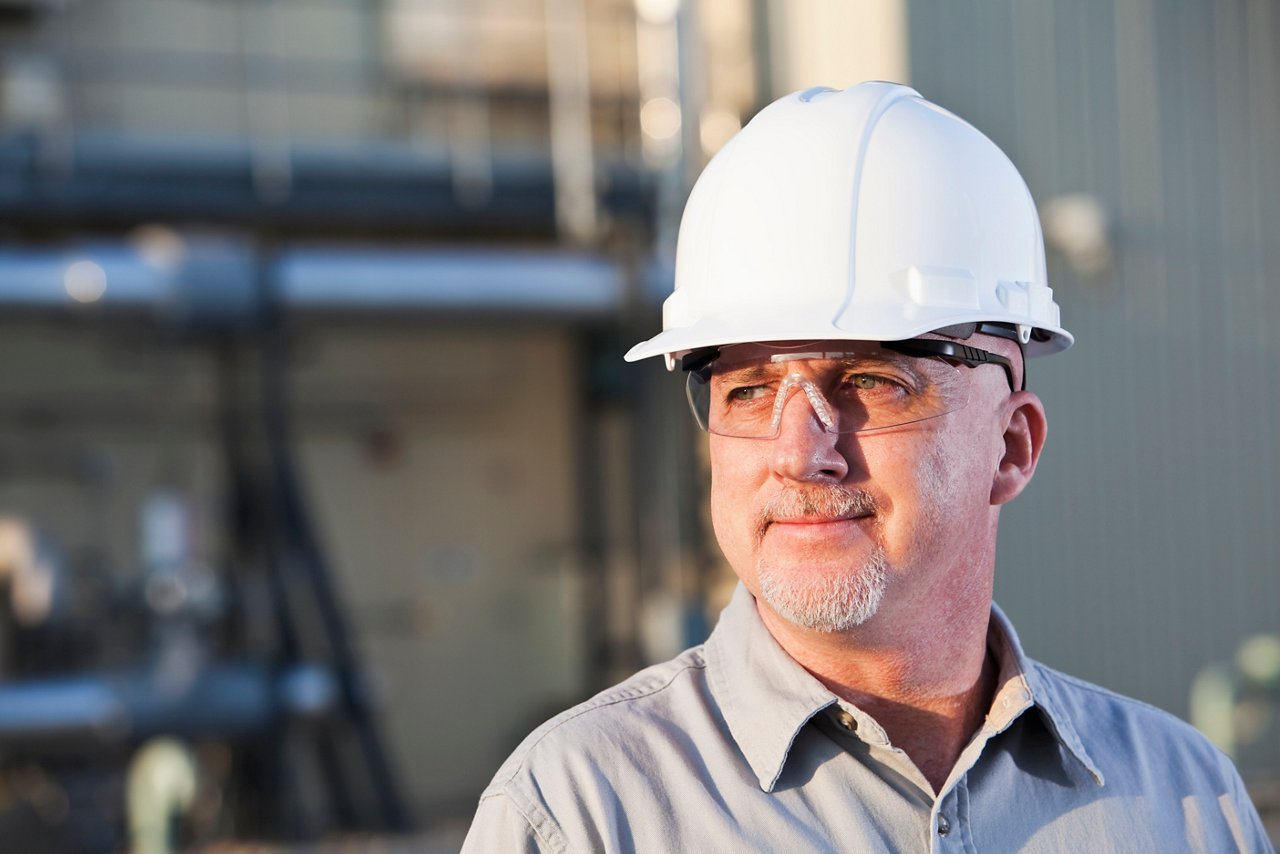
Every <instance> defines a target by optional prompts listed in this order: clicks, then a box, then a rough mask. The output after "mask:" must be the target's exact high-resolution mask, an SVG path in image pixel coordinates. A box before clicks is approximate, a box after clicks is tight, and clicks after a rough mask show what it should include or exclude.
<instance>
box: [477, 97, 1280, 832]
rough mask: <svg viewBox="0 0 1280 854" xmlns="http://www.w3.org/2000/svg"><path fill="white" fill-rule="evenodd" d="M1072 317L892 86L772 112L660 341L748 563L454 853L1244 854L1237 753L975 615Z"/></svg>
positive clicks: (927, 112) (698, 197) (984, 194)
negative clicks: (685, 632) (1052, 661)
mask: <svg viewBox="0 0 1280 854" xmlns="http://www.w3.org/2000/svg"><path fill="white" fill-rule="evenodd" d="M1071 343H1072V339H1071V336H1070V335H1069V334H1068V333H1067V332H1066V331H1065V330H1064V329H1063V328H1062V327H1061V325H1060V323H1059V319H1058V307H1057V305H1056V304H1055V303H1054V301H1053V295H1052V292H1051V291H1050V289H1049V288H1048V286H1047V284H1046V282H1045V269H1044V250H1043V242H1042V239H1041V235H1040V228H1039V222H1038V219H1037V216H1036V211H1035V207H1034V204H1033V202H1032V200H1031V197H1030V195H1029V194H1028V192H1027V189H1026V186H1025V185H1024V183H1023V182H1022V179H1021V178H1020V176H1019V175H1018V173H1017V171H1016V170H1015V169H1014V167H1013V165H1012V164H1011V163H1010V162H1009V161H1008V159H1007V158H1006V157H1005V156H1004V155H1003V154H1002V153H1001V152H1000V151H999V150H998V149H997V148H996V147H995V145H994V144H992V143H991V142H990V141H989V140H987V139H986V138H985V137H984V136H982V135H981V134H980V133H979V132H978V131H976V130H975V129H973V128H972V127H970V126H969V125H968V124H966V123H964V122H963V121H962V120H960V119H958V118H957V117H955V116H953V115H951V114H950V113H948V112H946V111H944V110H942V109H940V108H938V107H937V106H935V105H933V104H930V103H929V102H927V101H925V100H923V99H922V98H921V97H920V96H919V95H918V94H917V93H916V92H914V91H912V90H910V89H907V88H905V87H902V86H895V85H891V84H887V83H864V84H861V85H859V86H855V87H853V88H851V89H848V90H845V91H843V92H836V91H832V90H826V89H815V90H809V91H806V92H802V93H798V94H796V95H792V96H789V97H787V98H783V99H782V100H780V101H778V102H777V103H775V104H773V105H771V106H770V107H768V108H767V109H766V110H764V111H762V112H761V113H760V115H759V116H757V117H756V118H755V119H754V120H753V121H752V122H751V123H750V124H749V125H748V126H747V127H746V128H745V129H743V131H742V132H741V133H740V134H739V135H738V136H737V137H736V138H735V139H734V140H732V141H731V142H730V143H729V144H728V145H727V146H726V147H725V148H724V150H723V151H722V152H721V153H720V154H719V155H717V157H716V158H715V159H714V160H713V161H712V162H711V164H709V165H708V167H707V169H706V170H705V172H704V173H703V175H702V177H701V178H700V179H699V181H698V184H697V186H696V187H695V188H694V190H693V193H692V195H691V196H690V199H689V203H688V206H687V208H686V210H685V216H684V220H683V222H682V223H681V232H680V243H679V247H678V257H677V264H676V290H675V292H674V293H673V294H672V296H671V297H670V298H669V299H668V300H667V302H666V304H665V306H664V315H663V332H662V333H661V334H659V335H658V336H656V337H655V338H653V339H652V340H650V341H646V342H644V343H641V344H639V345H638V346H636V347H635V348H634V349H633V350H632V351H631V352H630V353H629V354H628V356H627V358H628V359H632V360H634V359H638V358H643V357H647V356H654V355H663V356H665V357H666V359H667V364H668V367H674V366H675V365H677V364H678V365H680V366H681V367H682V368H683V369H684V371H685V373H686V376H687V385H688V394H689V400H690V403H691V405H692V407H693V410H694V415H695V417H696V418H697V420H698V423H699V424H700V426H701V427H702V428H703V429H705V430H707V431H708V433H709V434H710V435H709V442H710V458H711V474H712V485H711V509H712V520H713V523H714V527H715V533H716V537H717V539H718V541H719V543H720V546H721V548H722V550H723V551H724V554H725V556H726V557H727V559H728V561H729V563H730V565H731V566H732V567H733V569H734V571H735V572H736V573H737V575H738V576H739V578H740V580H741V585H740V586H739V589H738V591H737V593H736V594H735V597H734V599H733V601H732V602H731V603H730V605H729V606H728V607H727V608H726V609H725V611H724V613H723V614H722V616H721V619H720V622H719V624H718V626H717V627H716V629H715V631H714V632H713V634H712V636H711V637H710V639H708V641H707V642H706V643H705V644H704V645H702V646H700V647H696V648H694V649H691V650H688V651H686V652H685V653H683V654H682V655H680V656H679V657H678V658H676V659H674V660H673V661H670V662H667V663H666V664H661V665H657V666H655V667H652V668H649V669H648V670H645V671H643V672H641V673H639V674H637V675H636V676H634V677H632V678H631V679H630V680H628V681H627V682H624V683H623V684H622V685H619V686H617V687H616V688H613V689H611V690H609V691H606V692H604V693H603V694H600V695H599V696H597V697H595V698H594V699H592V700H589V701H587V702H586V703H584V704H582V705H580V706H578V707H577V708H575V709H572V710H570V711H568V712H566V713H565V714H563V715H561V716H560V717H558V718H556V719H554V720H552V721H550V722H549V723H547V724H545V725H543V726H542V727H541V728H540V729H538V730H537V731H536V732H534V733H533V734H532V735H531V736H529V738H528V739H526V741H525V742H524V744H523V745H522V746H521V747H520V748H519V749H517V750H516V752H515V753H514V754H513V755H512V756H511V758H510V759H509V760H508V761H507V763H506V764H505V765H504V766H503V767H502V769H501V770H499V772H498V774H497V776H496V777H495V778H494V780H493V783H492V784H491V785H490V787H489V788H488V789H487V790H486V791H485V793H484V794H483V796H482V798H481V801H480V807H479V811H478V813H477V815H476V818H475V822H474V824H473V826H472V829H471V833H470V835H469V837H468V839H467V843H466V849H465V850H468V851H486V852H487V851H494V852H499V851H500V852H509V851H557V852H559V851H574V852H587V851H645V852H665V851H787V852H794V851H945V850H956V851H982V852H988V851H1013V850H1036V851H1073V852H1075V851H1157V852H1165V851H1186V850H1192V851H1213V852H1219V851H1237V850H1238V851H1263V850H1269V849H1270V846H1269V844H1268V842H1267V840H1266V837H1265V835H1264V832H1263V830H1262V826H1261V822H1260V821H1259V819H1258V816H1257V813H1256V811H1255V810H1254V809H1253V807H1252V805H1251V804H1250V802H1249V799H1248V797H1247V796H1246V794H1245V792H1244V789H1243V786H1242V784H1241V782H1240V779H1239V776H1238V775H1237V773H1236V771H1235V769H1234V768H1233V767H1232V766H1231V763H1230V762H1229V761H1228V760H1227V759H1226V758H1225V757H1224V756H1223V755H1222V754H1221V753H1219V752H1218V751H1217V750H1216V749H1214V748H1213V747H1212V746H1211V745H1210V744H1209V743H1208V742H1207V741H1206V740H1205V739H1204V738H1202V737H1201V736H1200V735H1199V734H1197V733H1196V732H1195V731H1194V730H1193V729H1191V728H1190V727H1189V726H1187V725H1186V724H1184V723H1182V722H1181V721H1178V720H1177V719H1175V718H1173V717H1172V716H1170V715H1167V714H1165V713H1163V712H1160V711H1158V710H1156V709H1153V708H1151V707H1149V706H1146V705H1143V704H1141V703H1138V702H1135V701H1132V700H1129V699H1126V698H1122V697H1119V696H1117V695H1115V694H1112V693H1110V692H1108V691H1105V690H1103V689H1102V688H1099V687H1096V686H1093V685H1089V684H1086V683H1083V682H1080V681H1078V680H1075V679H1072V678H1070V677H1067V676H1064V675H1062V674H1060V673H1057V672H1055V671H1053V670H1050V669H1049V668H1047V667H1045V666H1043V665H1041V664H1039V663H1037V662H1035V661H1033V660H1031V659H1029V658H1027V657H1026V656H1025V655H1024V654H1023V652H1022V650H1021V648H1020V647H1019V644H1018V640H1017V637H1016V635H1015V634H1014V632H1013V629H1012V627H1011V626H1010V624H1009V622H1008V620H1007V619H1006V618H1005V617H1004V616H1003V615H1002V614H1001V613H1000V611H999V610H998V609H996V608H995V607H994V605H993V604H992V598H991V596H992V581H993V573H994V565H995V543H996V529H997V523H998V520H999V515H1000V508H1001V506H1002V505H1004V504H1005V503H1006V502H1008V501H1010V500H1012V499H1013V498H1015V497H1016V496H1017V495H1018V494H1019V493H1020V492H1021V491H1022V490H1023V488H1025V487H1026V485H1027V484H1028V482H1029V481H1030V480H1031V477H1032V474H1033V473H1034V471H1035V468H1036V462H1037V460H1038V458H1039V456H1040V451H1041V448H1042V446H1043V443H1044V439H1045V431H1046V421H1045V412H1044V408H1043V406H1042V405H1041V402H1040V400H1039V399H1038V398H1037V397H1036V396H1035V395H1034V394H1033V393H1031V392H1029V391H1026V390H1025V364H1024V358H1025V357H1027V356H1039V355H1045V354H1050V353H1054V352H1057V351H1061V350H1064V349H1066V348H1067V347H1068V346H1070V345H1071Z"/></svg>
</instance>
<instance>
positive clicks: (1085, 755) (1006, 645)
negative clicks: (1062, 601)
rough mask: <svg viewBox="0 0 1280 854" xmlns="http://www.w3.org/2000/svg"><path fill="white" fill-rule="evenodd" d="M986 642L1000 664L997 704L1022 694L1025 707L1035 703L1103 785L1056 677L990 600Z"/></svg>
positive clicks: (996, 710) (1051, 727)
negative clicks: (1033, 656) (1031, 655)
mask: <svg viewBox="0 0 1280 854" xmlns="http://www.w3.org/2000/svg"><path fill="white" fill-rule="evenodd" d="M987 643H988V644H989V645H990V647H991V649H992V650H993V652H994V653H995V656H996V661H997V662H998V663H999V666H1000V676H999V682H998V687H997V688H996V701H995V704H996V705H997V706H998V704H999V703H1000V701H1001V700H1002V699H1005V698H1017V697H1019V696H1021V697H1024V698H1025V702H1024V703H1023V707H1024V708H1025V707H1029V706H1030V705H1032V704H1034V705H1035V706H1036V707H1037V708H1038V709H1039V710H1040V711H1041V712H1042V713H1043V717H1044V720H1045V723H1046V724H1047V725H1048V728H1049V731H1050V732H1052V733H1053V735H1054V737H1055V738H1057V739H1058V742H1059V743H1061V744H1062V746H1063V747H1065V748H1066V749H1067V752H1068V753H1070V754H1071V756H1072V757H1073V758H1074V759H1075V760H1076V761H1077V762H1079V763H1080V764H1081V765H1082V766H1083V767H1084V769H1085V770H1086V771H1088V772H1089V775H1090V776H1091V777H1093V780H1094V782H1096V783H1097V784H1098V785H1099V786H1101V785H1104V783H1105V782H1106V781H1105V780H1104V778H1103V776H1102V771H1101V769H1099V768H1098V765H1097V763H1096V762H1094V761H1093V757H1091V756H1090V755H1089V752H1088V751H1087V750H1086V749H1085V746H1084V741H1083V739H1081V738H1080V732H1079V730H1078V729H1077V728H1076V725H1075V722H1074V720H1073V718H1072V716H1071V714H1069V713H1068V710H1067V708H1066V707H1065V706H1064V704H1063V703H1062V700H1061V698H1060V697H1059V696H1058V691H1057V687H1056V685H1055V683H1054V680H1052V679H1051V678H1049V676H1048V675H1047V674H1046V673H1045V672H1044V668H1043V667H1041V665H1039V664H1038V663H1037V662H1035V661H1033V660H1031V659H1030V658H1028V657H1027V656H1026V654H1025V653H1024V652H1023V651H1022V643H1021V641H1019V640H1018V633H1017V632H1016V631H1014V628H1013V623H1011V622H1010V621H1009V618H1008V617H1007V616H1005V613H1004V611H1002V610H1000V606H999V605H996V604H995V603H994V602H993V603H991V627H990V628H989V629H988V631H987ZM1014 701H1015V700H1011V702H1014ZM1018 713H1020V711H1019V712H1018ZM1018 713H1015V714H1013V715H1010V716H1009V718H1010V719H1009V721H1008V723H1012V720H1013V718H1015V717H1017V714H1018ZM992 714H993V716H994V715H999V714H1000V710H999V708H993V709H992ZM1006 725H1007V724H1006ZM1002 728H1003V727H1002Z"/></svg>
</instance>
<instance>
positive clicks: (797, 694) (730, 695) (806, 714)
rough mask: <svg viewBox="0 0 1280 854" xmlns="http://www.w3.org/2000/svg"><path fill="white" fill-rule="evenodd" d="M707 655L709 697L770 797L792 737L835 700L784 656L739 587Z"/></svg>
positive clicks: (709, 645) (709, 641) (824, 687)
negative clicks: (710, 695)
mask: <svg viewBox="0 0 1280 854" xmlns="http://www.w3.org/2000/svg"><path fill="white" fill-rule="evenodd" d="M705 649H706V656H707V673H708V674H709V684H710V687H711V692H712V694H713V695H714V696H715V698H716V702H717V703H718V704H719V706H720V709H721V710H722V712H723V713H724V718H725V722H726V723H727V724H728V726H729V731H730V732H731V733H732V734H733V739H734V741H736V742H737V743H738V747H739V749H741V750H742V753H743V755H744V756H745V757H746V759H747V764H749V765H750V766H751V770H752V771H754V772H755V775H756V777H757V779H758V780H759V781H760V788H761V789H763V790H764V791H766V792H771V791H773V787H774V785H775V784H776V783H777V781H778V777H779V776H780V775H781V774H782V766H783V765H784V764H785V762H786V760H787V754H788V753H789V752H790V750H791V744H792V742H793V741H795V738H796V735H798V734H799V732H800V730H801V728H802V727H804V725H805V724H807V723H808V722H809V720H810V719H811V718H812V717H813V716H814V715H816V714H817V713H818V712H820V711H822V710H823V709H825V708H826V707H828V706H830V705H832V704H833V703H835V702H836V696H835V695H834V694H832V693H831V692H830V691H828V690H827V688H826V686H824V685H823V684H822V683H821V682H819V681H818V680H817V679H815V678H814V677H813V676H812V675H810V674H809V672H808V671H806V670H805V669H804V668H803V667H801V666H800V665H799V664H797V663H796V662H795V660H794V659H792V658H791V656H789V655H787V654H786V652H784V651H783V649H782V647H780V646H779V645H778V642H777V641H775V640H774V639H773V635H771V634H769V630H768V629H767V628H765V625H764V623H763V622H762V621H761V620H760V615H759V613H758V612H757V611H756V600H755V597H753V596H752V595H751V593H750V592H749V591H748V590H747V589H746V588H745V587H743V586H742V585H741V584H739V585H738V588H737V590H735V591H734V593H733V598H732V599H731V600H730V601H729V604H728V606H727V607H726V608H725V609H724V611H723V612H722V613H721V614H720V622H719V623H717V624H716V628H715V631H714V632H712V634H711V637H710V638H709V639H708V640H707V644H706V648H705Z"/></svg>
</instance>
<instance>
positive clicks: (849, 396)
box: [687, 342, 968, 439]
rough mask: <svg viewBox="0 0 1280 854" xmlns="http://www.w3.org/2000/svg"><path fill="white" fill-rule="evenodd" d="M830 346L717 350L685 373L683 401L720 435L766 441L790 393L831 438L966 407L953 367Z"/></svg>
mask: <svg viewBox="0 0 1280 854" xmlns="http://www.w3.org/2000/svg"><path fill="white" fill-rule="evenodd" d="M833 343H835V342H803V343H799V344H790V345H768V344H739V345H734V346H731V347H725V348H723V350H722V351H721V353H720V355H719V356H718V357H717V358H716V359H715V360H714V361H712V362H710V363H709V364H707V365H704V366H701V367H699V368H697V369H695V370H691V371H689V375H688V380H687V389H688V395H689V404H690V406H691V407H692V408H693V414H694V417H695V418H696V419H697V421H698V426H699V427H701V428H702V429H703V430H706V431H708V432H710V433H715V434H717V435H720V436H734V437H739V438H759V439H767V438H771V437H774V436H776V435H777V434H778V430H779V428H780V427H781V424H782V417H783V413H784V412H785V411H786V408H787V406H788V403H789V401H790V400H791V398H792V397H794V396H796V395H799V396H801V397H804V398H805V399H806V400H807V402H808V406H810V407H811V408H812V409H813V412H814V417H815V418H816V419H817V420H818V421H819V422H820V423H821V424H822V426H823V428H824V429H826V430H827V431H828V432H832V433H858V432H864V431H867V430H883V429H885V428H888V427H900V426H902V425H904V424H912V423H915V422H917V421H924V420H926V419H929V418H937V417H938V416H940V415H945V414H946V413H948V412H954V411H956V410H957V409H960V408H962V407H963V406H964V405H965V404H966V403H967V402H968V399H967V389H968V384H967V383H965V382H964V381H963V377H962V376H961V369H960V367H959V366H958V365H956V364H953V363H952V362H949V361H945V360H944V359H942V358H938V357H934V356H914V355H904V354H902V353H898V352H894V351H891V350H888V349H886V348H884V347H881V346H879V345H877V344H874V343H867V344H866V345H861V344H859V343H857V342H838V344H836V346H839V347H840V349H839V350H835V351H833V350H832V349H830V348H831V347H832V345H833ZM824 345H825V346H824Z"/></svg>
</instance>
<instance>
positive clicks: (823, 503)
mask: <svg viewBox="0 0 1280 854" xmlns="http://www.w3.org/2000/svg"><path fill="white" fill-rule="evenodd" d="M877 509H878V506H877V504H876V500H875V499H874V498H873V497H872V496H871V493H869V492H865V491H863V490H861V489H850V488H849V487H845V486H838V485H836V484H824V485H815V486H811V487H807V488H805V489H787V490H784V491H782V492H779V493H778V494H777V495H775V496H773V498H770V499H769V501H768V502H766V503H765V505H764V507H763V508H761V510H760V517H759V521H758V524H757V526H756V535H757V539H759V538H762V537H763V536H764V532H765V531H766V530H767V529H768V527H769V525H770V524H771V523H772V522H773V521H774V520H775V519H796V518H818V519H831V518H835V517H839V516H862V515H866V514H868V513H875V512H876V510H877Z"/></svg>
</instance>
